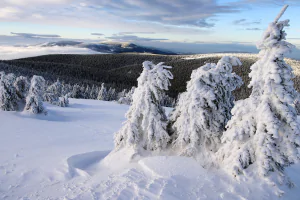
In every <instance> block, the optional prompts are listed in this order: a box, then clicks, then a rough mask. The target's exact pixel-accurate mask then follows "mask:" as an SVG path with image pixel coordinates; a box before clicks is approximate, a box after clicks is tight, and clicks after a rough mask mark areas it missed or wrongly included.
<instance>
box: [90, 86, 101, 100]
mask: <svg viewBox="0 0 300 200" xmlns="http://www.w3.org/2000/svg"><path fill="white" fill-rule="evenodd" d="M98 91H99V89H98V87H97V86H95V85H93V86H92V89H91V93H90V98H91V99H97V96H98Z"/></svg>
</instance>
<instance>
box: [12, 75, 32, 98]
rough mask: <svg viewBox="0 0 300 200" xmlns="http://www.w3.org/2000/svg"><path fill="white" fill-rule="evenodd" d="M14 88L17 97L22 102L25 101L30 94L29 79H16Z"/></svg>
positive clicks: (23, 77) (21, 77) (20, 77)
mask: <svg viewBox="0 0 300 200" xmlns="http://www.w3.org/2000/svg"><path fill="white" fill-rule="evenodd" d="M14 86H15V88H16V91H17V95H18V97H19V99H20V100H24V101H25V98H26V96H27V94H28V91H29V87H30V83H29V81H28V78H27V77H25V76H19V77H17V78H16V80H15V82H14Z"/></svg>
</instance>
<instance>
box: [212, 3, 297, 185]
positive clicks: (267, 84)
mask: <svg viewBox="0 0 300 200" xmlns="http://www.w3.org/2000/svg"><path fill="white" fill-rule="evenodd" d="M285 8H286V7H285ZM281 14H282V13H281ZM281 14H280V15H279V17H280V16H281ZM279 17H277V18H276V20H275V22H272V23H270V25H269V27H268V29H267V30H266V31H265V33H264V34H263V37H262V40H261V41H260V42H259V43H258V45H257V47H258V48H259V49H260V50H261V51H260V54H259V56H260V58H259V60H258V61H257V62H256V63H255V64H253V65H252V66H251V73H250V78H251V82H250V84H249V87H252V93H251V95H250V97H249V98H247V99H245V100H240V101H238V102H237V103H236V105H235V106H234V108H233V110H232V114H233V117H232V119H231V120H230V121H229V122H228V125H227V131H226V132H225V133H224V135H223V138H222V141H223V142H224V143H225V145H224V146H223V147H222V148H221V149H220V150H219V152H218V155H219V158H220V160H221V161H222V162H223V166H225V168H227V170H229V171H230V172H231V173H233V174H234V175H238V174H241V173H243V172H244V170H245V169H247V168H248V167H249V166H250V165H254V167H252V168H251V169H252V170H254V171H255V172H256V173H258V174H260V175H262V176H267V175H268V174H269V172H271V171H275V172H277V174H278V175H279V176H278V178H279V179H278V180H279V183H283V182H284V180H285V175H284V168H285V167H286V166H288V165H290V164H292V163H294V162H295V161H296V160H297V159H298V158H299V145H300V139H299V134H300V130H299V124H298V122H297V115H296V110H295V105H294V102H295V100H296V96H297V93H296V91H295V88H294V86H293V81H292V80H291V79H292V78H293V77H294V75H293V72H292V68H291V67H290V66H289V65H287V64H286V63H285V61H284V55H285V54H286V53H287V52H289V51H291V49H292V48H293V45H292V44H290V43H288V42H286V41H285V36H286V33H285V31H284V30H283V29H284V27H286V26H288V23H289V20H285V21H280V22H277V20H278V19H279Z"/></svg>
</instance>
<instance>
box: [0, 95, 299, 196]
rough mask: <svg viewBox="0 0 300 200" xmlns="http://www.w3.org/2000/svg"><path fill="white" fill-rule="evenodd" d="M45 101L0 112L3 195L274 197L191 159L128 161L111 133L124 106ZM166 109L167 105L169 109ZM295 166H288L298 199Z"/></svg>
mask: <svg viewBox="0 0 300 200" xmlns="http://www.w3.org/2000/svg"><path fill="white" fill-rule="evenodd" d="M70 103H71V105H70V107H68V108H60V107H56V106H52V105H49V104H46V107H47V109H48V112H49V114H48V115H47V116H44V115H39V116H32V115H29V114H25V113H20V112H19V113H16V112H0V124H1V126H0V127H1V128H0V199H23V200H25V199H277V197H276V196H275V195H274V194H273V193H272V192H271V188H270V187H268V186H266V185H265V184H264V183H263V182H262V181H260V180H253V179H249V178H245V177H241V179H240V180H239V181H237V180H234V179H233V178H232V177H231V176H228V175H226V174H224V173H222V171H220V170H219V171H212V170H211V171H207V170H205V169H203V168H202V167H201V166H199V165H198V163H197V162H195V161H194V160H193V159H191V158H185V157H176V156H172V157H171V156H169V157H166V156H158V157H151V158H144V159H141V160H140V161H138V162H132V163H128V162H126V159H127V157H126V153H127V152H124V151H119V152H117V153H115V154H110V155H109V156H108V157H106V158H105V159H104V157H105V156H107V155H108V154H109V152H110V151H111V150H112V149H113V133H114V132H115V131H117V130H118V129H119V128H120V127H121V126H122V122H123V121H124V119H125V118H124V114H125V112H126V111H127V110H128V106H125V105H119V104H117V103H114V102H102V101H95V100H75V99H71V101H70ZM169 111H170V110H169ZM299 171H300V165H299V164H297V165H294V166H292V167H291V168H289V169H288V172H289V174H290V175H291V177H292V180H294V182H295V184H296V185H295V188H293V189H287V188H285V187H283V188H281V189H283V190H285V191H286V194H285V195H284V196H283V198H280V199H295V200H296V199H299V196H300V190H299V187H300V173H299Z"/></svg>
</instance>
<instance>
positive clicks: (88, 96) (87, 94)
mask: <svg viewBox="0 0 300 200" xmlns="http://www.w3.org/2000/svg"><path fill="white" fill-rule="evenodd" d="M84 98H85V99H91V88H90V86H89V85H87V86H86V88H85V91H84Z"/></svg>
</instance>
